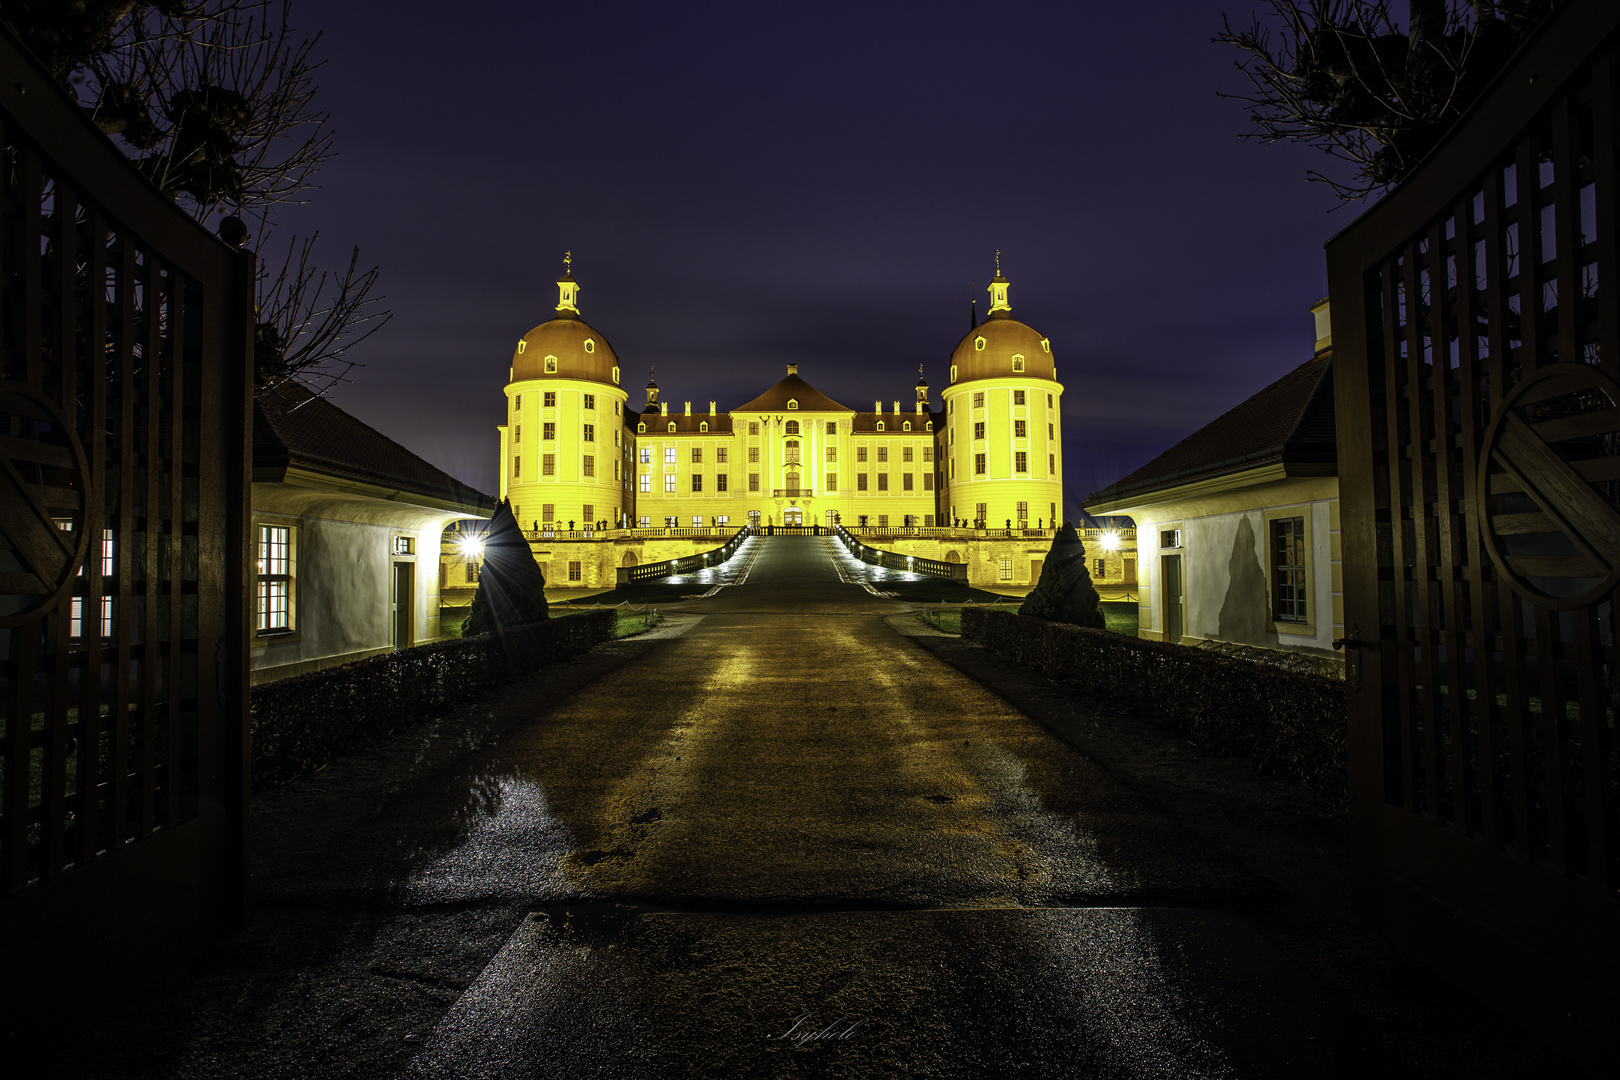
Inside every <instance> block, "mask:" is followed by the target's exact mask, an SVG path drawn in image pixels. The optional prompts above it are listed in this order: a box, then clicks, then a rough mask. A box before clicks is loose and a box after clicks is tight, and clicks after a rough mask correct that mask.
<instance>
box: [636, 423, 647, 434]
mask: <svg viewBox="0 0 1620 1080" xmlns="http://www.w3.org/2000/svg"><path fill="white" fill-rule="evenodd" d="M636 433H637V434H638V435H645V434H647V425H646V424H645V423H638V424H636Z"/></svg>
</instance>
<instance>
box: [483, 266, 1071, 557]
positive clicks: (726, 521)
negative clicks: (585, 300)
mask: <svg viewBox="0 0 1620 1080" xmlns="http://www.w3.org/2000/svg"><path fill="white" fill-rule="evenodd" d="M1008 287H1009V285H1008V282H1007V280H1006V278H1004V277H1003V276H1002V274H1001V270H1000V267H999V260H998V266H997V270H996V276H995V279H994V280H993V281H992V282H991V284H990V286H989V290H988V291H989V293H990V310H989V314H988V315H987V316H986V317H985V319H984V321H983V322H982V323H981V322H978V320H977V319H975V320H974V323H975V325H974V326H972V328H971V329H970V330H969V332H968V333H967V335H966V336H964V337H963V338H962V339H961V341H959V342H958V343H957V345H956V348H955V351H954V352H953V353H952V354H951V362H950V377H949V382H948V384H947V385H946V387H945V390H944V392H943V393H942V394H941V397H942V398H943V400H942V401H941V402H940V404H939V406H938V407H937V408H936V407H935V406H934V405H932V404H931V403H930V402H929V400H928V395H929V386H928V384H927V382H925V381H924V380H922V379H920V378H919V379H918V381H917V385H916V387H915V397H914V400H913V401H911V402H908V403H906V404H905V406H904V407H902V403H901V402H900V401H893V402H891V406H890V408H887V409H885V408H884V403H883V402H882V401H874V402H873V407H872V409H871V411H869V412H868V411H862V410H857V409H853V408H851V407H849V406H847V405H843V404H840V403H839V402H837V401H834V400H833V399H832V398H830V397H828V396H827V395H826V394H824V393H822V392H821V391H819V390H817V389H816V388H815V387H814V386H812V385H811V384H810V383H809V382H807V381H806V380H805V379H804V378H803V377H802V376H801V375H800V374H799V373H798V365H795V364H790V365H788V370H787V374H786V376H785V377H784V378H782V379H781V381H779V382H777V383H776V385H774V386H772V387H770V388H769V389H768V390H766V391H765V392H764V393H762V394H760V395H758V396H757V397H755V398H753V399H752V400H751V401H749V402H747V403H746V404H743V405H740V406H737V407H736V408H733V409H731V410H729V411H727V412H721V411H719V409H718V408H717V403H716V402H713V401H711V402H709V408H708V411H707V412H698V413H694V412H693V411H692V403H691V402H685V403H684V405H683V407H682V409H681V410H680V411H679V412H672V410H671V409H670V408H669V403H668V402H667V401H662V400H660V390H659V387H658V385H657V384H656V382H655V381H649V382H648V384H647V386H646V401H645V402H644V403H637V405H638V408H637V409H636V410H634V411H633V410H632V409H631V406H630V401H629V395H628V393H627V392H626V391H625V389H624V387H623V372H622V371H621V368H620V364H619V358H618V356H617V354H615V352H614V351H613V347H612V346H611V345H609V344H608V341H607V338H606V337H605V336H604V335H603V334H602V333H601V332H600V331H598V330H596V329H594V328H593V327H591V326H590V325H589V324H587V323H586V322H585V321H584V319H582V318H581V317H580V313H579V285H578V283H577V282H575V280H574V277H573V274H572V271H571V269H566V270H565V271H564V273H563V276H562V277H561V278H560V279H559V280H558V282H557V292H558V296H557V306H556V314H555V315H554V316H553V317H552V318H550V319H548V320H546V321H545V322H543V323H541V324H540V325H539V326H536V327H535V328H534V329H532V330H530V331H529V332H528V333H527V334H524V335H523V337H522V339H521V340H519V341H518V343H517V349H516V351H515V352H514V353H513V354H512V365H511V370H510V373H509V380H508V382H507V386H506V422H505V423H503V424H501V425H500V426H499V431H500V453H501V481H500V494H501V497H502V498H504V499H508V500H509V501H510V502H511V504H512V508H513V513H514V515H515V516H516V517H517V519H518V521H519V522H521V523H522V524H523V526H524V527H525V528H526V529H530V528H532V530H533V531H534V532H539V533H544V534H551V533H554V532H566V533H569V534H577V533H578V532H579V531H581V530H590V531H592V532H593V533H594V534H597V535H600V533H601V532H602V531H603V530H622V529H649V528H652V529H657V528H664V529H673V528H681V529H686V528H694V527H704V528H716V527H718V528H730V529H737V528H740V527H741V526H742V525H744V524H752V525H756V526H763V525H812V524H819V525H832V524H837V523H842V524H844V525H846V526H850V527H869V528H885V527H888V528H897V527H923V528H928V527H940V526H953V525H957V524H960V525H962V526H964V527H974V526H976V527H978V528H981V529H982V528H987V527H990V528H997V529H1000V528H1004V527H1012V528H1036V527H1042V528H1051V527H1053V526H1054V525H1055V524H1056V523H1057V522H1058V521H1059V519H1060V517H1061V515H1062V512H1063V449H1062V439H1063V431H1062V409H1061V401H1062V397H1063V387H1062V385H1061V384H1060V383H1059V382H1058V381H1057V371H1056V367H1055V365H1054V362H1053V357H1052V344H1051V342H1050V341H1049V340H1048V339H1046V338H1044V337H1042V336H1041V335H1040V334H1039V333H1037V332H1036V331H1035V330H1033V329H1031V328H1030V327H1029V326H1027V325H1025V324H1024V323H1021V322H1019V321H1018V320H1016V319H1014V318H1013V317H1012V308H1011V305H1010V304H1009V302H1008V298H1007V290H1008Z"/></svg>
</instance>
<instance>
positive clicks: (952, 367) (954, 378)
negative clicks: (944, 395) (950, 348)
mask: <svg viewBox="0 0 1620 1080" xmlns="http://www.w3.org/2000/svg"><path fill="white" fill-rule="evenodd" d="M955 381H956V365H955V364H952V365H951V382H955Z"/></svg>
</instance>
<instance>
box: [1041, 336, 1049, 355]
mask: <svg viewBox="0 0 1620 1080" xmlns="http://www.w3.org/2000/svg"><path fill="white" fill-rule="evenodd" d="M1041 348H1042V349H1044V350H1045V351H1046V352H1051V351H1052V339H1051V338H1041Z"/></svg>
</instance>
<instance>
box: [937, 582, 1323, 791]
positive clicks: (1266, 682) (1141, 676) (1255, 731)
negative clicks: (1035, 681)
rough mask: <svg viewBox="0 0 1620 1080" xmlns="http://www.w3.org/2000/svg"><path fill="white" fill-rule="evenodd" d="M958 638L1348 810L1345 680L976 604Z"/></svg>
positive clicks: (966, 611)
mask: <svg viewBox="0 0 1620 1080" xmlns="http://www.w3.org/2000/svg"><path fill="white" fill-rule="evenodd" d="M962 637H963V638H964V639H965V640H968V641H975V642H978V643H979V644H981V645H983V646H984V647H985V648H987V649H990V650H991V651H993V652H996V653H1000V654H1001V655H1002V656H1005V657H1007V658H1008V659H1009V660H1013V661H1015V662H1017V663H1020V664H1024V665H1026V666H1028V667H1032V668H1034V669H1035V670H1037V671H1039V672H1040V673H1041V674H1043V675H1045V676H1046V677H1047V678H1049V679H1052V680H1053V681H1055V682H1060V683H1064V684H1066V685H1069V686H1073V687H1074V688H1075V689H1077V690H1079V691H1081V692H1082V693H1084V694H1087V695H1089V696H1093V697H1097V698H1101V699H1102V700H1104V701H1106V702H1108V703H1109V704H1110V705H1112V706H1113V707H1115V708H1118V709H1120V710H1121V711H1124V712H1129V713H1134V714H1137V715H1142V716H1151V717H1154V718H1158V719H1164V720H1173V721H1174V722H1175V725H1176V727H1178V728H1179V729H1180V730H1182V731H1183V732H1185V733H1186V734H1187V736H1188V738H1189V739H1191V740H1192V742H1193V744H1194V745H1195V746H1197V747H1199V748H1200V749H1203V750H1207V751H1211V752H1214V753H1218V754H1226V755H1231V756H1235V757H1237V756H1241V757H1248V758H1251V759H1252V760H1253V761H1254V763H1255V765H1256V766H1257V767H1258V768H1259V769H1260V770H1261V771H1262V772H1265V773H1268V774H1270V775H1273V776H1279V777H1283V778H1285V779H1288V780H1293V781H1295V782H1297V783H1301V784H1304V785H1305V786H1306V787H1308V788H1310V789H1311V790H1312V791H1315V792H1316V793H1317V794H1319V795H1322V796H1323V797H1325V798H1327V799H1330V800H1332V801H1333V803H1334V804H1335V805H1338V806H1344V805H1345V804H1346V800H1347V785H1348V777H1349V773H1348V756H1347V746H1346V741H1347V737H1348V733H1349V721H1348V719H1347V716H1346V712H1345V687H1344V681H1343V680H1342V679H1335V678H1330V677H1328V676H1324V675H1316V674H1309V673H1306V672H1299V671H1284V670H1281V669H1279V668H1273V667H1268V666H1266V665H1263V664H1255V663H1251V662H1249V661H1246V660H1237V659H1229V658H1227V657H1223V656H1220V655H1219V654H1215V653H1210V652H1206V651H1203V650H1199V649H1190V648H1187V647H1186V646H1183V645H1170V644H1166V643H1164V642H1160V641H1143V640H1140V639H1138V638H1130V637H1125V636H1124V635H1122V634H1115V633H1112V632H1110V631H1107V630H1090V629H1086V628H1085V627H1080V626H1070V625H1068V624H1067V623H1054V622H1047V621H1046V620H1044V619H1035V618H1030V617H1028V616H1025V615H1013V614H1009V613H1007V612H1002V611H991V610H987V609H985V608H979V607H967V608H963V609H962Z"/></svg>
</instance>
